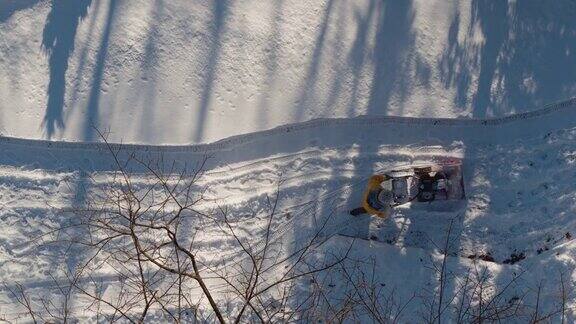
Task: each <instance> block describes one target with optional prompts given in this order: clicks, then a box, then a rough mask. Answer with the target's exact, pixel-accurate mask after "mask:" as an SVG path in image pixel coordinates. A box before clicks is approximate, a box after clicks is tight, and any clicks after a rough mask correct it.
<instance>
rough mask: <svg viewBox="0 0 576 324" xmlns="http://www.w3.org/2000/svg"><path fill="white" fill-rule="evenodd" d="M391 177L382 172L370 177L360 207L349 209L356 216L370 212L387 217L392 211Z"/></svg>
mask: <svg viewBox="0 0 576 324" xmlns="http://www.w3.org/2000/svg"><path fill="white" fill-rule="evenodd" d="M390 179H391V178H390V177H388V176H386V175H384V174H376V175H373V176H372V177H370V180H368V185H367V186H366V190H365V191H364V194H363V196H362V207H360V208H356V209H354V210H352V211H350V214H352V215H354V216H356V215H360V214H366V213H367V214H371V215H375V216H378V217H382V218H385V217H388V216H389V215H390V213H391V212H392V203H393V201H394V200H393V199H394V197H393V193H392V188H391V182H390V181H388V180H390Z"/></svg>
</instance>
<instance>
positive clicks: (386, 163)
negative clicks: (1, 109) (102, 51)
mask: <svg viewBox="0 0 576 324" xmlns="http://www.w3.org/2000/svg"><path fill="white" fill-rule="evenodd" d="M575 117H576V109H575V106H574V101H569V102H566V103H563V104H560V105H557V106H554V107H550V108H548V109H547V110H543V111H541V112H538V113H532V114H527V115H520V116H516V117H514V118H510V119H500V120H485V121H483V120H477V121H465V120H461V121H457V120H456V121H454V120H447V119H410V118H387V117H382V118H356V119H327V120H318V121H312V122H308V123H305V124H293V125H287V126H283V127H280V128H277V129H273V130H271V131H265V132H261V133H254V134H249V135H241V136H237V137H233V138H230V139H227V140H223V141H220V142H216V143H214V144H209V145H198V146H130V145H122V146H118V147H119V148H122V149H123V150H125V151H126V152H136V153H137V154H143V155H149V154H152V155H153V154H156V153H159V152H161V153H162V154H163V156H164V159H166V160H176V161H179V162H180V163H185V162H190V161H195V160H198V159H200V158H201V157H202V156H203V155H204V154H206V153H209V154H210V155H212V156H213V158H212V159H211V162H210V163H209V165H208V166H207V175H206V177H205V178H204V179H203V180H202V182H201V183H200V184H199V185H200V186H208V187H209V188H210V190H209V192H208V193H207V199H209V200H210V199H218V200H219V201H221V202H224V203H225V204H227V205H228V206H229V207H230V208H231V209H237V210H238V211H239V213H238V215H239V216H237V217H240V215H241V214H242V213H241V211H242V210H243V209H244V208H246V206H252V207H251V208H256V209H258V208H259V207H258V201H259V200H260V199H261V197H262V195H263V194H266V193H267V194H273V193H274V191H275V189H276V182H277V180H279V179H283V180H284V181H283V183H282V186H281V196H280V203H279V208H280V210H281V212H280V214H284V213H286V212H290V213H292V214H293V215H295V217H294V218H291V219H287V220H285V221H281V223H279V224H278V225H277V226H278V228H280V229H281V230H279V231H278V232H277V233H276V234H275V236H274V237H275V238H274V239H275V240H284V241H285V242H286V244H291V243H290V242H294V241H295V238H294V237H295V235H296V237H297V236H298V235H305V234H303V233H309V231H308V232H307V228H308V229H309V226H311V224H310V223H309V221H310V219H309V218H307V216H308V214H307V213H302V212H301V211H302V210H306V209H309V208H310V207H307V205H306V204H313V205H314V206H315V207H312V209H315V210H316V218H320V219H322V218H325V217H331V218H332V219H331V220H330V223H329V224H330V225H329V227H328V231H329V234H336V233H341V234H342V235H343V236H335V237H334V238H332V239H331V240H330V242H331V243H330V242H329V243H330V244H326V245H324V248H327V249H333V248H338V247H339V246H345V245H346V242H347V240H348V237H349V236H350V235H352V236H356V237H363V238H370V239H371V241H360V242H356V243H355V244H354V248H353V250H352V255H353V256H354V257H356V258H359V259H365V258H369V257H374V258H375V260H376V262H377V263H378V267H377V269H378V270H377V277H378V278H379V279H378V280H381V281H382V282H385V283H386V284H387V285H388V287H390V289H392V287H396V288H397V289H400V290H399V292H398V293H397V298H399V300H402V299H407V298H409V297H410V295H411V294H414V293H419V292H421V291H424V290H425V289H426V288H427V287H428V288H429V287H430V285H433V286H434V285H435V284H437V282H436V277H435V276H434V273H433V272H431V271H430V270H429V269H428V268H427V267H429V265H427V263H429V262H432V261H430V260H437V259H438V258H440V256H439V247H438V246H439V245H442V244H443V243H442V242H444V240H445V237H446V231H447V229H448V227H449V224H450V223H452V224H453V226H452V234H451V235H452V237H453V238H452V239H451V241H450V246H449V251H448V255H449V256H450V260H451V261H450V267H454V273H455V274H456V275H455V277H454V278H452V280H453V281H454V282H452V284H453V285H456V282H457V280H459V279H462V278H461V276H463V274H464V273H465V272H464V269H468V268H469V267H471V265H472V264H473V263H472V260H471V259H470V257H471V256H473V255H476V256H491V257H492V258H493V261H492V262H484V261H479V262H480V263H481V264H485V265H487V266H488V269H489V273H490V274H491V275H493V276H494V278H496V279H495V280H496V281H495V282H496V284H497V285H502V286H505V285H506V284H507V282H508V281H507V280H511V279H510V278H513V277H514V276H513V274H514V273H516V274H517V273H523V275H522V277H521V279H519V280H518V282H516V283H515V285H514V287H513V289H509V291H508V292H507V295H506V296H507V298H513V297H514V296H515V295H514V294H518V295H521V294H525V293H526V290H527V289H537V286H538V284H539V283H541V282H544V284H543V285H544V286H543V287H544V288H543V289H545V290H544V291H546V293H545V294H543V295H542V297H541V298H542V303H543V305H547V306H546V307H548V308H546V307H544V308H543V309H547V310H550V309H551V308H553V307H555V305H557V304H556V303H557V302H558V298H557V292H558V287H559V280H560V279H559V278H560V277H559V275H560V273H562V274H563V276H565V277H564V278H572V277H573V276H574V274H575V273H576V272H575V271H576V255H575V254H574V250H573V248H572V246H573V245H574V242H573V241H572V233H575V232H576V221H575V220H574V219H573V218H572V217H571V215H572V214H573V213H574V211H575V210H576V196H575V193H574V190H573V188H572V187H573V182H574V177H575V174H574V163H575V152H576V146H575V144H574V143H575V142H574V139H575V137H576V118H575ZM358 129H362V131H361V132H359V131H358ZM105 150H106V149H105V147H104V146H103V145H99V144H80V143H78V144H76V143H57V142H46V141H30V140H18V139H11V138H4V139H3V140H2V143H1V144H0V152H1V159H0V161H1V162H2V163H1V164H2V168H1V177H2V187H1V192H0V197H1V201H0V203H1V204H2V209H1V219H2V221H3V224H4V225H3V227H4V228H5V229H6V230H5V231H3V232H2V237H1V239H0V242H2V249H1V250H2V255H1V257H2V260H3V266H2V280H3V281H7V282H9V281H11V280H15V278H17V279H18V280H19V281H20V282H21V283H23V284H26V285H28V286H29V287H31V288H36V289H41V288H42V287H44V288H43V289H46V287H50V286H51V285H50V282H51V280H52V279H51V278H50V277H49V275H51V274H53V271H55V270H54V269H56V268H57V266H59V265H60V264H61V263H62V261H63V258H64V259H66V260H68V259H69V262H75V261H74V260H77V259H76V258H78V256H76V255H74V256H73V255H69V256H68V255H66V254H64V255H62V254H60V253H61V251H59V250H56V251H43V252H42V253H38V250H37V247H36V246H35V245H34V244H30V243H27V242H28V241H27V238H29V237H34V236H37V235H38V234H40V233H42V232H44V231H49V230H50V229H52V228H54V227H55V226H58V224H62V222H66V221H67V220H66V216H63V215H66V214H62V213H61V211H62V210H65V209H66V208H69V207H72V206H73V204H74V203H75V197H74V196H75V194H76V193H75V191H74V186H73V185H72V186H71V187H70V184H74V183H79V182H82V181H83V174H85V172H91V173H92V174H93V175H94V177H95V178H96V179H98V180H97V181H95V182H94V183H93V184H96V185H97V184H98V183H102V185H104V184H105V182H106V181H107V180H106V179H107V177H106V174H107V173H109V172H110V171H113V170H114V168H113V163H112V161H111V158H110V156H109V155H107V154H106V153H105ZM437 156H453V157H458V158H462V159H463V160H464V166H465V169H464V171H465V174H464V177H465V182H466V190H467V199H466V201H465V203H464V204H462V205H459V206H456V207H455V208H453V209H451V210H442V209H438V208H435V207H434V206H420V205H418V204H414V205H409V206H405V207H402V208H399V209H397V210H396V211H395V213H394V215H393V217H392V218H391V219H386V220H380V219H374V218H370V217H368V216H366V217H359V218H352V217H351V216H349V215H348V214H347V210H349V209H350V208H353V207H355V206H357V204H358V201H359V195H360V193H361V192H362V188H363V184H364V181H365V180H366V178H367V176H369V175H370V174H372V173H373V172H376V171H378V170H383V169H387V168H391V167H396V166H401V165H409V164H412V163H420V162H426V161H432V160H433V159H434V158H435V157H437ZM143 176H144V175H143ZM90 183H92V182H90ZM328 202H329V203H328ZM254 206H256V207H254ZM299 206H300V207H299ZM302 206H304V207H302ZM335 206H336V207H337V209H336V210H337V212H336V214H334V213H333V208H332V207H335ZM302 208H304V209H302ZM243 222H245V224H244V225H242V228H243V230H244V231H245V233H246V234H245V235H251V234H250V233H254V231H256V230H257V229H258V228H259V226H261V225H259V222H258V221H256V222H254V220H250V219H248V220H244V221H243ZM226 246H227V244H226V242H225V241H219V238H218V237H210V238H207V239H206V241H205V246H204V248H205V249H206V252H205V253H206V255H210V256H214V255H218V256H219V257H223V254H222V253H223V252H224V251H225V250H226V248H225V247H226ZM224 255H226V254H224ZM512 255H522V256H523V257H524V258H525V259H524V260H521V261H520V262H518V263H515V264H509V263H510V261H509V260H510V259H511V258H512ZM452 259H453V260H452ZM51 269H52V270H51ZM451 269H452V268H451ZM398 272H402V275H399V276H397V275H395V274H396V273H398ZM404 272H406V273H409V274H410V275H409V276H408V277H406V276H404ZM100 275H101V276H102V278H103V279H107V280H113V278H114V276H113V275H112V274H109V273H106V271H103V273H101V274H100ZM458 276H460V277H458ZM406 280H408V281H409V282H410V283H409V284H408V283H407V282H406ZM337 288H338V287H335V289H337ZM5 293H6V295H4V297H3V298H4V299H3V305H11V304H10V303H11V301H10V298H8V294H7V292H6V291H5ZM508 294H510V295H508ZM575 297H576V296H573V295H572V294H570V296H569V299H568V305H569V307H571V305H573V303H574V302H575V300H574V298H575ZM530 298H534V296H530ZM8 309H9V307H7V306H5V307H3V311H4V312H5V313H8V314H12V315H13V312H12V311H8ZM409 309H410V311H409V312H407V314H405V315H404V316H408V317H406V320H409V319H412V320H417V319H418V318H419V317H418V316H421V315H420V314H421V312H422V311H423V309H422V305H421V303H413V304H410V308H409ZM408 314H412V315H408ZM411 316H412V317H411Z"/></svg>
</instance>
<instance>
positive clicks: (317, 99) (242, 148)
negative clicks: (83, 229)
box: [0, 0, 576, 322]
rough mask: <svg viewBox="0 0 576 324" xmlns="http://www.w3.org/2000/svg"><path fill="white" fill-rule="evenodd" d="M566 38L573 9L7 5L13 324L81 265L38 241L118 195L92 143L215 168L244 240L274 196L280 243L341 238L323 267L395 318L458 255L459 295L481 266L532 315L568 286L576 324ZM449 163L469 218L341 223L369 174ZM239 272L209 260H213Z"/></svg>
mask: <svg viewBox="0 0 576 324" xmlns="http://www.w3.org/2000/svg"><path fill="white" fill-rule="evenodd" d="M575 16H576V5H575V4H574V3H573V2H569V1H554V2H546V3H544V2H540V1H510V2H504V1H499V2H496V1H473V0H470V1H429V0H415V1H383V0H354V1H352V0H318V1H300V0H294V1H292V0H291V1H280V0H278V1H262V0H240V1H229V0H202V1H188V0H154V1H153V0H149V1H116V0H67V1H64V0H63V1H56V0H53V1H47V0H44V1H43V0H0V133H1V134H2V136H0V226H1V228H2V230H0V282H2V283H5V284H6V285H5V286H3V287H1V288H0V318H6V319H11V320H18V319H23V318H24V317H23V314H24V313H25V312H24V309H23V308H22V307H21V305H18V304H17V303H16V301H15V300H14V296H12V295H11V294H10V293H9V288H11V287H14V286H13V285H14V284H15V283H16V282H18V283H21V284H23V285H24V286H26V287H28V288H29V289H32V292H33V293H35V294H36V295H38V296H43V295H47V294H50V293H51V292H52V291H54V287H53V285H54V278H52V276H54V275H58V274H59V273H60V272H58V271H59V270H60V269H61V267H62V266H63V265H69V266H73V265H74V264H75V263H77V262H78V261H79V260H81V259H82V258H83V257H84V255H82V254H81V253H69V251H66V250H64V249H62V250H60V249H53V250H50V249H46V248H43V247H40V248H39V247H38V246H37V245H36V244H35V243H36V242H35V241H30V238H32V237H38V236H39V235H41V234H42V233H46V232H49V231H51V230H52V229H54V228H56V227H58V226H62V225H64V224H66V223H67V222H68V221H69V220H70V219H69V217H70V214H69V213H67V212H66V211H67V210H69V209H70V208H72V207H74V206H77V205H78V204H79V202H81V198H82V197H79V196H81V192H80V191H81V190H80V189H79V188H82V187H83V186H86V185H87V184H90V185H93V186H102V187H104V186H105V185H106V184H107V183H110V181H111V179H110V174H111V173H112V172H113V171H114V170H115V168H114V166H113V161H112V160H111V156H110V155H109V154H108V153H107V150H106V147H105V146H103V145H102V143H94V142H98V141H100V140H101V138H99V136H98V134H97V131H96V130H97V129H98V130H101V131H103V132H105V133H106V134H108V139H109V140H110V141H111V142H114V143H128V144H119V145H117V146H114V147H115V148H117V149H119V150H120V151H121V152H122V154H126V155H123V156H124V157H125V156H127V155H128V154H131V153H134V154H137V155H141V156H156V157H157V156H162V157H163V158H164V159H165V160H167V161H172V160H173V161H176V163H178V164H179V165H184V164H188V163H194V162H195V161H198V160H199V159H201V158H202V157H203V156H205V155H206V154H208V155H210V156H211V158H210V160H209V163H208V165H207V166H206V172H207V173H206V176H205V177H203V178H202V179H201V182H200V183H199V185H202V186H206V187H208V188H209V190H208V192H207V193H206V196H207V198H208V199H209V201H212V202H213V201H218V202H219V203H221V204H223V205H226V206H228V207H229V208H230V209H231V210H233V211H234V216H235V217H237V220H238V224H239V226H241V229H242V230H241V233H242V235H244V236H245V237H251V236H254V235H255V234H254V233H260V232H259V231H260V230H261V227H262V224H263V223H262V222H263V220H262V219H261V218H258V217H255V218H246V217H244V216H242V215H246V213H245V212H246V210H245V209H247V208H252V209H254V210H256V211H258V210H259V209H261V208H262V206H261V205H260V204H261V200H262V197H263V196H264V195H266V194H274V192H275V190H276V188H277V184H278V181H280V180H281V187H280V189H281V191H280V193H281V194H280V198H279V199H280V200H279V210H280V214H281V215H286V216H285V217H283V218H281V219H280V220H278V222H279V223H277V224H274V225H275V226H278V230H277V231H276V232H275V235H274V239H275V240H280V241H282V242H284V243H285V245H286V246H287V247H288V248H289V247H291V246H293V245H296V244H298V242H299V241H301V240H302V239H303V238H305V237H306V235H308V234H309V233H310V232H313V231H314V224H313V221H318V220H319V219H320V220H321V219H326V218H330V222H329V226H328V228H327V233H326V234H327V235H328V236H330V235H333V236H332V237H331V238H330V239H329V240H328V241H327V242H326V244H323V245H322V246H320V247H318V253H320V254H322V253H325V254H330V253H331V252H332V251H336V250H338V249H341V248H345V247H346V246H347V245H348V244H349V243H350V242H353V249H352V250H351V258H353V259H357V260H368V259H371V260H374V262H375V264H376V269H378V272H377V273H376V274H375V278H376V279H375V280H378V281H379V282H380V283H381V284H382V285H383V286H385V287H387V288H386V289H389V290H390V291H395V292H397V294H396V298H397V299H398V303H400V304H402V303H405V302H407V301H408V300H410V296H413V295H414V294H421V293H422V292H423V291H430V290H431V289H432V290H434V289H435V288H437V286H436V285H437V284H438V278H437V277H436V276H435V275H434V273H433V272H431V271H430V267H431V265H432V264H433V263H434V262H437V261H438V260H441V259H442V258H443V256H444V255H447V256H448V259H449V261H448V264H447V267H448V269H450V271H451V273H453V274H454V276H453V277H450V278H451V279H450V280H453V282H450V283H449V284H448V286H449V287H451V288H454V287H455V286H456V285H457V281H458V280H461V279H462V276H463V275H464V273H465V272H466V269H470V267H474V266H477V265H478V264H480V265H481V266H482V267H485V268H486V269H487V271H488V272H489V274H490V278H491V282H493V283H494V285H495V287H496V288H495V289H496V290H498V289H499V288H503V287H507V285H508V283H509V282H510V280H511V279H510V278H518V277H517V275H518V274H522V275H521V276H520V277H519V278H518V279H514V285H513V287H512V288H511V289H508V290H507V292H506V296H505V297H506V298H508V299H510V300H512V301H513V300H514V298H518V297H517V296H518V295H523V294H526V296H527V297H526V298H527V301H528V302H530V303H533V304H535V303H536V301H535V296H536V295H535V293H534V292H535V291H538V292H540V288H542V294H541V296H540V297H541V300H539V302H541V303H542V306H541V307H542V310H543V311H550V310H551V309H555V307H556V305H557V303H558V293H559V292H558V287H559V280H560V279H559V278H560V274H562V276H563V278H566V280H567V281H569V282H570V283H571V284H572V286H571V287H572V288H571V291H570V293H569V294H568V295H567V296H566V297H565V302H566V305H565V306H566V307H567V308H568V312H567V313H568V314H569V315H570V316H572V317H571V318H569V320H568V321H573V320H574V318H573V316H574V307H576V295H574V291H575V290H574V289H573V287H574V286H573V282H574V280H575V278H576V252H574V251H576V247H575V244H576V243H575V241H574V240H573V239H572V238H573V237H574V234H576V220H575V219H574V215H575V213H576V191H575V190H574V189H575V188H574V183H575V179H576V173H575V171H574V170H575V163H576V141H575V140H576V107H575V105H576V101H575V100H568V101H565V102H561V103H560V104H558V105H553V106H547V107H544V105H545V104H548V103H552V102H560V101H561V100H564V99H566V98H569V97H573V96H574V95H576V64H574V59H573V55H574V53H575V50H576V48H575V46H576V21H575V20H574V17H575ZM543 107H544V108H543ZM202 143H203V144H202ZM133 144H139V145H133ZM439 156H444V157H445V156H449V157H456V158H461V159H463V161H464V162H463V163H464V164H463V165H464V181H465V188H466V199H465V200H464V201H463V202H462V203H461V204H455V205H453V206H450V208H446V207H442V206H438V205H435V204H431V205H421V204H416V203H413V204H408V205H405V206H401V207H399V208H397V209H395V211H394V214H393V215H392V217H390V218H388V219H385V220H382V219H375V218H371V217H369V216H361V217H357V218H352V217H350V216H349V215H348V213H347V211H348V210H349V209H351V208H355V207H358V205H359V200H360V195H361V193H362V190H363V185H364V182H365V180H366V179H367V177H369V176H370V175H371V174H373V173H375V172H378V171H382V170H387V169H390V168H396V167H402V166H407V165H411V164H414V163H418V164H420V163H428V162H431V161H434V160H435V159H436V158H437V157H439ZM88 176H90V178H91V179H93V180H91V181H88V180H87V177H88ZM146 177H147V175H146V174H144V173H142V174H139V175H136V179H135V181H137V182H138V181H140V182H141V183H145V181H146ZM204 207H206V208H209V207H210V206H204ZM311 214H313V215H314V217H312V216H311ZM288 216H290V217H288ZM200 225H203V224H200ZM448 228H451V231H452V232H451V234H452V239H451V240H450V242H449V243H450V244H449V245H448V249H447V250H445V251H444V250H443V249H442V248H441V247H439V245H441V244H442V242H443V241H444V240H445V239H446V235H447V229H448ZM351 237H360V238H364V239H366V240H359V241H354V240H353V239H352V238H351ZM234 253H235V251H232V247H231V245H230V244H229V242H226V241H224V240H223V238H221V237H218V236H206V237H203V238H202V258H210V257H212V258H213V257H214V256H218V257H220V258H222V260H223V261H226V260H231V259H233V258H234V256H235V254H234ZM478 259H484V260H486V261H482V260H480V261H479V260H478ZM95 276H97V277H98V278H99V279H101V280H102V281H103V282H106V283H107V284H109V285H110V287H112V288H110V289H113V287H114V284H115V283H117V278H116V277H115V275H114V273H113V272H112V271H110V269H106V268H103V269H100V270H99V272H98V273H96V274H95ZM430 287H432V288H430ZM333 288H334V292H335V296H337V292H338V290H339V289H342V287H340V286H339V285H338V284H336V285H333ZM421 308H422V303H411V304H409V305H408V306H407V309H406V311H405V314H404V317H403V318H402V321H406V322H419V321H421V320H422V314H421V313H422V309H421ZM74 316H77V317H79V318H90V317H91V316H93V314H91V313H89V312H86V311H85V307H77V308H75V309H74ZM554 319H555V318H554Z"/></svg>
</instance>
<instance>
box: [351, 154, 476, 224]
mask: <svg viewBox="0 0 576 324" xmlns="http://www.w3.org/2000/svg"><path fill="white" fill-rule="evenodd" d="M464 198H465V193H464V181H463V177H462V160H460V159H455V158H443V159H440V160H439V161H438V162H432V163H430V164H424V165H412V166H408V167H405V168H400V169H394V170H389V171H385V172H383V173H380V174H375V175H373V176H371V177H370V179H369V180H368V185H367V186H366V190H365V191H364V195H363V196H362V207H359V208H355V209H353V210H351V211H350V214H351V215H353V216H357V215H361V214H370V215H375V216H378V217H383V218H384V217H387V216H389V215H390V213H391V212H392V209H393V208H394V207H396V206H400V205H403V204H407V203H409V202H413V201H414V202H420V203H425V202H427V203H432V202H435V201H445V200H462V199H464Z"/></svg>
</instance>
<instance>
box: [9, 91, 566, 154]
mask: <svg viewBox="0 0 576 324" xmlns="http://www.w3.org/2000/svg"><path fill="white" fill-rule="evenodd" d="M571 111H572V112H576V98H570V99H568V100H565V101H561V102H558V103H554V104H550V105H546V106H544V107H543V108H541V109H538V110H534V111H530V112H524V113H518V114H514V115H510V116H506V117H499V118H483V119H480V118H469V119H463V118H462V119H457V118H420V117H394V116H359V117H354V118H320V119H313V120H310V121H306V122H301V123H295V124H287V125H283V126H279V127H276V128H272V129H269V130H264V131H257V132H253V133H248V134H242V135H235V136H231V137H228V138H225V139H222V140H219V141H216V142H213V143H205V144H191V145H146V144H123V143H113V144H110V145H111V146H112V147H113V148H115V149H119V148H122V149H127V150H131V151H145V152H195V153H210V152H215V151H222V150H226V149H228V148H231V147H234V146H237V145H240V144H245V143H248V142H250V141H253V140H255V139H259V138H262V137H268V136H272V135H278V134H285V133H291V132H301V131H304V130H309V129H312V128H316V127H334V126H375V125H376V126H377V125H395V124H397V125H420V126H422V125H424V126H433V127H438V126H448V127H452V126H457V127H470V126H481V127H486V126H488V127H490V126H500V125H507V124H511V123H514V122H517V121H522V120H533V119H537V118H540V117H543V116H548V115H551V114H555V113H566V112H571ZM0 143H10V144H17V145H26V146H36V147H37V146H42V147H50V148H58V149H72V150H78V149H96V150H106V149H107V147H106V144H104V143H101V142H89V143H81V142H57V141H48V140H35V139H23V138H17V137H9V136H0Z"/></svg>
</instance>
